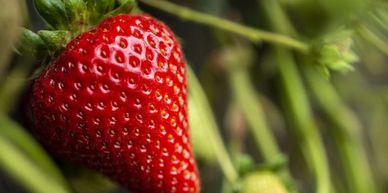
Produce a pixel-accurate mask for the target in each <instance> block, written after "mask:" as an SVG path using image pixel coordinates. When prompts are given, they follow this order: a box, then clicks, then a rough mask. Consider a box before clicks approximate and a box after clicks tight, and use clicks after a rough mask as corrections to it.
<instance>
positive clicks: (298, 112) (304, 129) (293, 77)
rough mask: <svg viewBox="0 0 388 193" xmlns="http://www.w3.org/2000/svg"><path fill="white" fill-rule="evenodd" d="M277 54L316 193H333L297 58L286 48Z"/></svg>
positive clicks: (286, 97) (288, 105) (291, 115)
mask: <svg viewBox="0 0 388 193" xmlns="http://www.w3.org/2000/svg"><path fill="white" fill-rule="evenodd" d="M274 54H275V58H277V60H278V64H279V65H278V69H279V73H280V76H281V84H282V89H283V94H284V95H283V97H284V98H283V100H284V101H283V102H284V105H285V108H286V109H285V110H286V113H287V116H288V117H289V118H290V120H291V121H292V123H293V125H294V128H295V129H296V133H297V135H298V137H299V139H300V141H299V143H300V146H301V147H302V151H303V153H304V156H305V159H306V160H307V163H308V164H309V167H310V168H311V170H312V171H313V173H314V175H315V178H316V184H317V189H316V192H317V193H329V192H331V191H330V189H331V183H330V174H329V166H328V161H327V157H326V152H325V149H324V145H323V142H322V139H321V138H320V136H319V132H318V128H317V126H316V124H315V123H314V118H313V117H312V112H311V109H310V104H309V103H308V98H307V94H306V91H305V89H304V87H303V83H302V80H301V79H300V75H299V73H298V70H297V67H296V64H295V62H294V58H293V55H292V54H291V53H290V52H289V51H287V50H284V49H282V48H275V50H274Z"/></svg>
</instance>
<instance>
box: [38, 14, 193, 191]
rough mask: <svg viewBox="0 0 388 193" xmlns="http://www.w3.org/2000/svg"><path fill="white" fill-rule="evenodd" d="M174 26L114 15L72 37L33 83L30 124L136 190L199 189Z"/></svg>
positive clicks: (60, 150) (46, 139)
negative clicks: (172, 27)
mask: <svg viewBox="0 0 388 193" xmlns="http://www.w3.org/2000/svg"><path fill="white" fill-rule="evenodd" d="M185 71H186V70H185V67H184V61H183V56H182V52H181V49H180V45H179V43H178V41H177V39H176V38H175V36H174V34H173V33H172V31H171V30H170V29H169V28H168V27H167V26H166V25H164V24H163V23H162V22H160V21H157V20H156V19H154V18H152V17H150V16H147V15H118V16H113V17H110V18H108V19H106V20H105V21H103V22H101V23H100V24H99V25H98V26H97V27H96V28H95V29H93V30H91V31H89V32H85V33H83V34H81V35H80V36H78V37H77V38H75V39H74V40H72V41H71V42H70V43H69V44H68V45H67V46H66V49H65V50H64V52H63V53H62V54H61V55H60V56H59V57H58V58H57V59H56V60H55V61H54V62H52V63H51V64H50V65H49V66H48V67H47V69H45V70H44V71H43V73H42V74H41V75H40V76H39V77H38V78H37V80H36V81H35V82H34V85H33V96H32V99H31V112H32V119H33V130H34V132H35V133H36V136H37V137H38V138H39V140H40V141H41V142H42V143H43V144H45V145H46V147H47V148H48V149H49V150H50V151H52V152H53V153H55V154H57V155H59V156H61V157H64V158H66V159H69V160H71V161H75V162H78V163H82V164H84V165H86V166H87V167H90V168H93V169H95V170H98V171H101V172H102V173H104V174H105V175H107V176H109V177H111V178H112V179H114V180H116V181H118V182H119V183H121V184H122V185H124V186H126V187H128V188H129V189H130V190H133V191H135V192H141V193H157V192H164V193H169V192H177V193H183V192H190V193H197V192H199V176H198V172H197V168H196V165H195V162H194V158H193V154H192V151H191V146H190V140H189V136H188V129H189V126H188V123H187V101H186V92H187V91H186V77H185Z"/></svg>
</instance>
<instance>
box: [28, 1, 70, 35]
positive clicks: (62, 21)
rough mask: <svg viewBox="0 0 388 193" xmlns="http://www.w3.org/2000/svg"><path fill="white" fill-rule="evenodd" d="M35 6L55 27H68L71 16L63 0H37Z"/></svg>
mask: <svg viewBox="0 0 388 193" xmlns="http://www.w3.org/2000/svg"><path fill="white" fill-rule="evenodd" d="M34 3H35V8H36V10H37V11H38V12H39V15H40V16H41V17H42V18H43V19H44V20H45V21H46V22H47V24H49V26H50V27H52V28H53V29H66V27H67V26H68V24H69V18H68V16H67V13H66V8H65V4H63V2H62V1H61V0H35V1H34Z"/></svg>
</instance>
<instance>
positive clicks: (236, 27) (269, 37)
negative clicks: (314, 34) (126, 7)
mask: <svg viewBox="0 0 388 193" xmlns="http://www.w3.org/2000/svg"><path fill="white" fill-rule="evenodd" d="M139 1H140V2H142V3H144V4H147V5H149V6H152V7H154V8H156V9H160V10H162V11H165V12H167V13H169V14H172V15H175V16H178V17H180V18H182V19H186V20H189V21H193V22H197V23H201V24H204V25H209V26H211V27H215V28H218V29H222V30H225V31H229V32H232V33H235V34H238V35H241V36H244V37H246V38H248V39H250V40H251V41H253V42H260V41H265V42H270V43H274V44H278V45H283V46H288V47H291V48H294V49H296V50H299V51H301V52H308V50H309V46H308V45H307V44H305V43H303V42H300V41H298V40H295V39H292V38H290V37H288V36H284V35H281V34H276V33H271V32H266V31H261V30H257V29H255V28H251V27H246V26H244V25H240V24H237V23H234V22H231V21H228V20H225V19H221V18H219V17H215V16H211V15H208V14H204V13H201V12H197V11H194V10H191V9H189V8H186V7H182V6H179V5H175V4H173V3H170V2H167V1H164V0H139Z"/></svg>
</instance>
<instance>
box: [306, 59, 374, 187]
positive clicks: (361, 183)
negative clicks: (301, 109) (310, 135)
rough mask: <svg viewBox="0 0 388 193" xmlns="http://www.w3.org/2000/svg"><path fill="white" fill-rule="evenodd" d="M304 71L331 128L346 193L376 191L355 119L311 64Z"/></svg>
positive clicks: (358, 126)
mask: <svg viewBox="0 0 388 193" xmlns="http://www.w3.org/2000/svg"><path fill="white" fill-rule="evenodd" d="M303 70H304V74H305V77H306V79H307V83H308V84H309V87H310V88H311V90H312V92H313V94H314V96H315V98H316V100H317V102H318V103H319V105H320V108H321V109H322V110H323V112H324V113H325V114H326V116H327V117H328V118H329V121H330V122H331V123H332V124H333V126H334V127H333V128H332V129H329V130H328V131H330V132H331V133H332V136H334V140H335V143H336V147H337V148H338V150H339V156H340V159H341V162H342V167H343V169H344V172H345V176H346V181H347V186H348V190H349V192H352V193H365V192H376V191H375V186H374V183H373V175H372V173H371V170H370V167H369V165H368V158H367V155H366V152H365V149H364V147H363V141H362V137H361V136H360V132H361V125H360V123H359V121H358V119H357V117H356V116H355V115H354V114H353V112H352V111H351V110H350V109H349V108H348V107H347V106H346V105H345V104H343V102H342V101H341V99H340V97H339V96H338V95H337V93H336V91H335V89H334V88H333V87H332V86H331V85H330V83H329V82H328V81H327V80H325V79H324V78H323V77H322V76H321V75H320V74H319V72H317V70H315V69H313V66H311V64H308V63H306V64H305V66H303Z"/></svg>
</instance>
